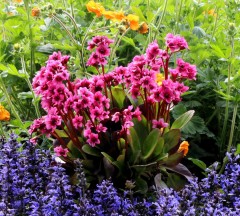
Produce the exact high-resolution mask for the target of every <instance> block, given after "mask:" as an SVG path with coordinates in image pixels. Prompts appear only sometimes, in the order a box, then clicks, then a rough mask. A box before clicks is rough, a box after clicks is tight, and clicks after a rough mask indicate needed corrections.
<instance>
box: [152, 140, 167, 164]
mask: <svg viewBox="0 0 240 216" xmlns="http://www.w3.org/2000/svg"><path fill="white" fill-rule="evenodd" d="M163 147H164V139H163V137H159V138H158V142H157V145H156V146H155V149H154V151H153V153H152V155H151V158H150V159H154V161H159V160H160V159H161V158H162V152H163ZM151 161H152V160H151Z"/></svg>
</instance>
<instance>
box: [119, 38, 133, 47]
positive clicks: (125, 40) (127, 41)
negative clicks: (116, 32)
mask: <svg viewBox="0 0 240 216" xmlns="http://www.w3.org/2000/svg"><path fill="white" fill-rule="evenodd" d="M122 40H123V41H124V42H126V43H128V44H130V45H131V46H133V47H135V46H136V45H135V43H134V40H133V39H132V38H129V37H126V36H124V37H123V38H122Z"/></svg>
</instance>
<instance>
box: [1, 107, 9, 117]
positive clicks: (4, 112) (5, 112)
mask: <svg viewBox="0 0 240 216" xmlns="http://www.w3.org/2000/svg"><path fill="white" fill-rule="evenodd" d="M9 120H10V113H9V112H8V111H7V110H6V109H5V108H4V106H2V105H0V121H9Z"/></svg>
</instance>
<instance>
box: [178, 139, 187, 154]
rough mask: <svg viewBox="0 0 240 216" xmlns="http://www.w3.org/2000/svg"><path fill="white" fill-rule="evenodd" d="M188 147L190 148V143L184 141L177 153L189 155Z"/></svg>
mask: <svg viewBox="0 0 240 216" xmlns="http://www.w3.org/2000/svg"><path fill="white" fill-rule="evenodd" d="M188 146H189V143H188V142H187V141H183V142H182V143H181V144H180V146H179V148H178V151H177V152H183V155H184V156H186V155H187V153H188Z"/></svg>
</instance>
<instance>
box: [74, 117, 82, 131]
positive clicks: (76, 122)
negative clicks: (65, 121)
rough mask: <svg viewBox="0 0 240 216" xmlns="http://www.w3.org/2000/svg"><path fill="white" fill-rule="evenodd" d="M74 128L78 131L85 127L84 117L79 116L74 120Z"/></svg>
mask: <svg viewBox="0 0 240 216" xmlns="http://www.w3.org/2000/svg"><path fill="white" fill-rule="evenodd" d="M72 122H73V126H74V127H75V128H76V129H79V128H81V127H82V126H83V117H82V116H78V115H76V116H75V117H74V118H73V120H72Z"/></svg>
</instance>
